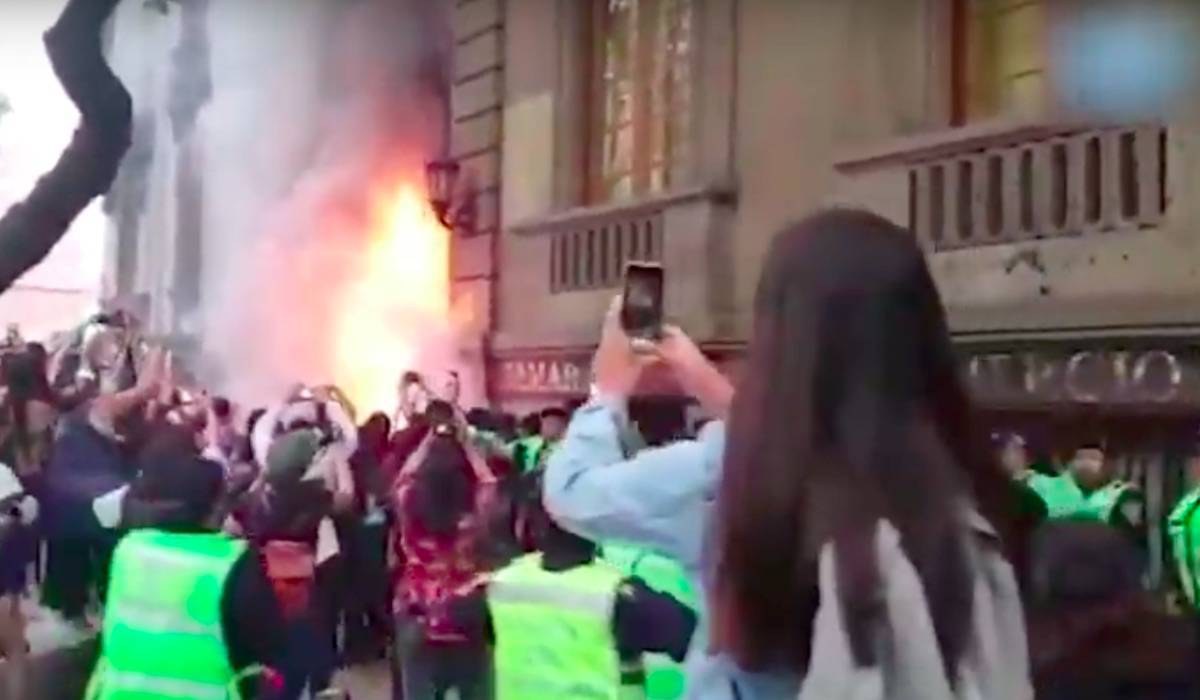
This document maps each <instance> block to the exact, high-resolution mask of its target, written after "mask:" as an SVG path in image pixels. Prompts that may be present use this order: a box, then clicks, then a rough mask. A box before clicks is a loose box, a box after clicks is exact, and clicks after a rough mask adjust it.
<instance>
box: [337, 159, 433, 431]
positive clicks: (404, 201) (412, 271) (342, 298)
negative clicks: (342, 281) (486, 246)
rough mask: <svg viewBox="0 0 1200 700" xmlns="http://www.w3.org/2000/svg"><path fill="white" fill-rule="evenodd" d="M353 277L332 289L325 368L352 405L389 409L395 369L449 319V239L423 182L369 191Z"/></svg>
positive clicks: (409, 363)
mask: <svg viewBox="0 0 1200 700" xmlns="http://www.w3.org/2000/svg"><path fill="white" fill-rule="evenodd" d="M369 229H370V230H369V232H368V233H369V236H368V241H367V244H366V246H364V248H363V250H362V253H361V257H359V259H358V260H357V261H356V267H357V275H356V276H355V277H354V278H353V279H352V280H351V281H350V282H349V283H348V284H346V285H345V286H344V287H343V288H342V289H340V290H339V292H338V295H339V303H338V304H337V307H338V308H340V309H342V313H341V314H339V316H338V317H337V318H336V320H335V321H334V325H335V327H334V328H333V329H331V330H332V333H331V334H330V338H331V340H332V342H333V344H334V347H333V374H334V377H333V379H334V381H335V383H336V384H337V385H338V386H340V387H341V388H342V389H343V391H344V392H345V393H346V395H347V396H348V397H349V398H350V400H351V401H352V402H353V403H354V405H355V407H356V408H357V410H358V414H359V417H360V418H364V417H365V415H366V414H367V413H370V412H371V411H385V412H390V411H391V410H392V409H394V408H395V406H396V400H397V385H398V382H399V379H400V376H401V374H402V373H403V372H404V371H405V370H407V369H413V368H415V367H416V366H417V363H418V362H419V361H420V358H421V351H422V345H423V344H424V343H427V342H429V340H430V338H431V337H432V336H433V335H435V334H436V333H437V332H438V331H440V330H441V329H442V327H443V325H442V324H444V323H446V322H447V321H448V319H449V317H450V315H451V314H450V272H449V269H450V237H449V232H447V231H446V229H445V228H444V227H443V226H442V225H441V224H440V223H439V222H438V220H437V218H436V217H435V216H434V215H433V213H432V211H430V208H429V205H428V203H427V199H426V197H425V191H424V188H423V187H420V186H417V185H414V184H412V183H409V182H401V183H400V184H398V185H396V186H393V187H391V188H386V189H384V190H382V191H380V192H379V193H377V195H376V197H375V198H374V201H373V203H372V207H371V216H370V223H369Z"/></svg>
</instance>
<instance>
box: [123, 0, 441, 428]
mask: <svg viewBox="0 0 1200 700" xmlns="http://www.w3.org/2000/svg"><path fill="white" fill-rule="evenodd" d="M445 6H447V3H442V2H438V0H354V1H342V0H253V1H248V0H211V5H210V6H209V7H208V13H207V14H208V17H207V24H206V26H207V30H208V31H207V34H208V43H209V46H208V51H207V52H196V51H193V52H191V53H188V54H186V56H192V57H193V58H194V60H204V61H207V62H209V68H210V70H211V97H210V99H209V100H208V101H207V103H206V104H204V105H203V107H201V108H200V110H199V113H198V116H197V118H196V124H195V130H194V132H193V134H192V136H191V138H192V144H191V147H190V148H192V149H194V150H193V151H190V153H191V155H192V156H194V157H196V158H197V161H196V163H197V168H196V169H197V171H198V173H199V175H200V177H199V180H200V182H201V183H202V184H201V185H200V186H199V187H197V192H198V196H199V198H200V201H201V203H202V204H201V205H200V216H199V217H198V218H199V221H200V224H199V225H200V227H201V233H202V235H201V236H200V237H199V238H200V240H201V241H202V243H201V244H199V249H198V250H196V251H195V255H192V256H187V255H185V256H182V258H181V256H180V254H179V251H178V250H176V251H175V252H174V257H175V261H176V262H175V266H176V268H177V269H176V270H175V271H174V275H175V282H174V286H173V287H172V289H173V292H174V293H175V294H177V295H178V293H179V282H178V280H179V277H180V274H179V270H180V269H182V268H185V267H186V266H187V265H189V264H193V263H189V262H188V261H191V260H193V258H196V259H199V260H200V261H202V264H201V265H200V269H201V271H202V272H201V274H200V275H199V278H198V280H197V281H196V283H195V284H196V285H198V287H199V293H198V303H197V305H196V306H195V308H194V309H191V310H189V309H188V307H187V305H186V304H183V303H179V300H178V299H176V300H175V301H176V309H177V312H178V313H177V316H179V317H178V318H176V319H175V321H174V322H173V324H172V325H175V326H176V327H180V326H182V327H184V328H186V329H190V330H193V331H196V330H198V331H200V334H201V335H202V337H203V342H204V355H205V357H206V358H207V363H206V364H208V365H209V366H208V367H207V371H206V372H205V373H206V374H208V375H209V376H210V377H211V378H213V379H215V381H216V382H217V383H218V384H219V385H221V386H222V388H223V389H224V390H226V391H229V392H230V393H232V394H233V395H234V396H237V397H241V398H244V399H247V400H252V401H261V400H265V399H267V398H269V397H271V396H274V395H277V394H278V393H279V392H280V391H282V390H283V389H284V388H285V387H286V386H288V385H290V384H292V383H293V382H295V381H310V382H324V381H335V380H337V379H338V377H337V376H335V375H336V371H335V367H334V364H335V363H336V362H337V358H335V357H333V350H332V348H333V347H334V345H335V343H334V342H332V341H331V338H330V334H331V333H332V332H333V329H334V328H336V327H337V325H338V321H339V319H340V318H342V317H344V316H345V315H347V314H350V315H353V314H360V313H368V312H369V313H375V314H376V315H377V316H379V318H378V319H375V320H374V322H375V323H376V324H384V325H386V324H389V323H393V322H394V323H405V324H410V325H411V324H413V323H425V324H426V325H427V326H428V327H427V328H426V329H425V332H424V337H425V338H426V339H428V342H429V343H431V344H432V345H436V346H439V347H437V348H436V349H433V348H431V347H424V348H421V349H420V350H421V351H420V352H418V353H416V354H415V355H413V353H411V352H401V351H402V350H403V349H402V348H397V352H396V356H397V358H400V357H404V356H410V355H413V356H414V357H416V358H419V357H426V356H429V355H430V354H431V353H433V354H436V355H440V356H442V357H446V356H453V353H452V352H448V351H449V349H450V346H451V345H453V343H454V339H453V331H452V329H451V328H449V327H448V321H446V320H444V319H419V318H413V317H412V316H411V315H407V316H406V314H405V309H404V305H403V300H396V301H397V305H396V306H395V308H388V306H387V303H384V304H382V305H376V306H373V308H372V309H370V310H366V309H361V308H346V307H345V304H344V303H343V300H342V298H341V297H340V296H339V294H337V293H336V291H337V290H339V289H342V288H344V287H345V286H346V285H347V284H353V283H354V281H355V280H354V276H355V275H356V274H357V270H358V269H359V267H360V266H361V251H362V250H363V246H364V245H365V243H366V241H365V237H366V235H367V233H368V229H369V227H370V225H371V221H372V219H371V217H372V211H373V209H372V207H373V206H375V205H376V204H377V201H373V200H377V199H378V196H379V185H380V184H381V183H388V182H391V181H393V180H394V179H395V178H396V177H397V176H399V175H405V178H406V180H407V181H410V182H411V181H414V180H415V181H416V182H418V183H421V182H422V181H421V178H422V177H423V164H424V162H425V161H426V160H427V159H428V158H429V157H431V156H433V155H435V154H436V153H438V152H440V151H441V149H442V148H443V146H444V138H445V134H444V127H443V124H444V123H445V122H444V119H445V116H444V113H443V112H444V109H445V103H444V101H443V99H442V98H443V95H442V90H443V86H444V85H445V84H446V83H445V78H446V76H447V70H448V69H447V67H446V61H445V60H444V59H445V56H446V55H447V52H446V51H445V48H446V47H447V46H448V45H449V44H448V42H447V41H446V38H447V31H448V30H447V25H446V18H445V15H444V12H445V10H444V7H445ZM171 11H172V12H179V11H180V10H179V7H178V6H175V7H174V8H173V9H172V10H171ZM139 21H141V22H142V23H143V26H145V25H144V23H145V22H147V21H148V20H146V19H145V18H144V17H143V18H140V20H139ZM120 40H121V36H120V35H119V36H118V41H120ZM158 50H161V46H160V47H159V49H158ZM153 53H154V51H151V50H147V51H145V53H143V55H142V56H140V58H141V59H142V60H144V59H145V58H147V56H146V54H153ZM180 56H181V54H180V51H179V50H178V49H175V50H174V54H173V59H174V61H175V63H176V70H177V71H178V70H189V69H195V68H196V66H191V67H189V66H187V65H186V56H185V57H184V58H180ZM164 58H166V57H165V56H164ZM181 61H182V62H183V63H184V64H185V65H183V66H180V65H178V64H179V63H180V62H181ZM203 82H204V81H196V80H193V81H192V84H194V85H199V86H200V87H208V86H207V85H204V84H203ZM177 101H178V100H177ZM184 101H185V102H186V100H184ZM156 131H161V129H158V130H156ZM164 140H166V137H163V136H159V137H156V138H155V141H156V142H157V144H156V147H155V150H156V151H158V150H163V149H165V150H168V151H169V150H170V148H171V146H170V143H163V141H164ZM175 150H176V153H175V155H174V156H173V158H172V160H173V163H172V165H171V167H172V168H174V169H176V170H178V169H179V168H181V167H183V163H184V162H185V160H186V158H187V157H188V156H187V155H185V154H184V153H182V152H180V151H181V149H180V148H179V147H178V144H176V149H175ZM155 158H156V160H159V159H160V157H159V156H157V155H156V156H155ZM168 169H170V168H168ZM151 179H152V180H154V181H157V180H158V179H161V178H154V177H153V176H151ZM193 184H194V183H193ZM153 189H154V187H151V192H150V193H149V195H148V200H149V201H148V202H147V203H146V208H147V210H148V211H152V210H154V209H155V206H156V204H155V202H156V199H157V200H166V201H167V202H168V205H167V206H166V208H167V209H168V210H171V211H172V214H177V212H176V211H175V208H178V207H182V206H186V204H187V202H186V200H185V199H181V198H179V197H178V195H179V194H180V193H181V192H182V191H183V189H182V186H181V187H180V188H176V193H175V196H174V197H173V196H171V195H169V194H166V195H164V194H162V193H158V194H157V195H156V193H155V192H154V191H153ZM150 218H153V217H150ZM167 218H171V217H167ZM174 218H176V219H178V218H179V217H177V216H175V217H174ZM143 276H144V274H143ZM184 277H186V274H185V275H184ZM363 350H364V353H368V352H375V353H378V352H379V351H380V348H364V349H363ZM414 361H415V360H414ZM451 364H453V363H451ZM394 369H395V374H394V376H396V377H398V376H399V373H400V371H401V370H402V369H404V368H403V367H400V366H397V367H395V368H394ZM371 408H381V406H371Z"/></svg>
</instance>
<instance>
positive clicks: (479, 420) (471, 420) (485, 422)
mask: <svg viewBox="0 0 1200 700" xmlns="http://www.w3.org/2000/svg"><path fill="white" fill-rule="evenodd" d="M465 417H466V419H467V425H469V426H471V427H472V428H475V429H476V430H495V429H496V428H497V425H496V422H497V421H496V417H495V416H493V415H492V412H491V411H489V410H487V409H486V408H472V409H471V410H469V411H467V415H466V416H465Z"/></svg>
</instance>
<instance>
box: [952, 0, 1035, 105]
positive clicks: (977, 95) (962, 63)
mask: <svg viewBox="0 0 1200 700" xmlns="http://www.w3.org/2000/svg"><path fill="white" fill-rule="evenodd" d="M954 3H955V15H956V18H955V24H956V27H955V35H956V42H957V43H956V49H957V51H956V54H957V56H956V57H955V63H956V66H955V69H956V71H957V73H956V80H955V83H956V84H955V92H956V95H955V110H954V111H955V115H954V116H955V121H956V123H962V122H965V121H977V120H981V119H988V118H992V117H1001V116H1033V115H1036V114H1037V113H1038V112H1040V111H1041V110H1042V109H1043V107H1044V105H1045V97H1046V92H1047V88H1048V85H1047V77H1046V64H1047V51H1046V47H1047V41H1048V39H1047V29H1048V24H1049V23H1048V18H1047V0H954Z"/></svg>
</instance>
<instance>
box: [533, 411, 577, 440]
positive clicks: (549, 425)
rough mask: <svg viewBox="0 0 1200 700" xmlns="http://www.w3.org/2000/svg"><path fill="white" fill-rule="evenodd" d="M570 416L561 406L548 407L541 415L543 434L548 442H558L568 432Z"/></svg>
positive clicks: (543, 437)
mask: <svg viewBox="0 0 1200 700" xmlns="http://www.w3.org/2000/svg"><path fill="white" fill-rule="evenodd" d="M569 419H570V417H569V416H568V415H567V412H566V410H564V409H561V408H547V409H546V410H544V411H542V415H541V423H540V427H541V435H542V439H544V440H545V441H546V442H558V441H559V440H562V439H563V436H564V435H566V434H567V423H568V421H569Z"/></svg>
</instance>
